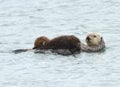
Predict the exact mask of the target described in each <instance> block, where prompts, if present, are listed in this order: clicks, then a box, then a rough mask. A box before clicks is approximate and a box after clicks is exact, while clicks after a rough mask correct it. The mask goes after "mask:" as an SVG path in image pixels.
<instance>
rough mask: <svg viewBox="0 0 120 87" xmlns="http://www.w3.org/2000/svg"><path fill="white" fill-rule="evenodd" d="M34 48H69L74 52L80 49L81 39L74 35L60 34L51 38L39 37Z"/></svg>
mask: <svg viewBox="0 0 120 87" xmlns="http://www.w3.org/2000/svg"><path fill="white" fill-rule="evenodd" d="M34 45H35V46H34V48H33V49H53V50H58V49H67V50H70V51H71V52H72V53H74V52H76V51H80V50H81V49H80V45H81V42H80V40H79V39H78V38H77V37H75V36H73V35H65V36H59V37H56V38H53V39H51V40H49V39H48V38H46V37H39V38H37V39H36V40H35V44H34Z"/></svg>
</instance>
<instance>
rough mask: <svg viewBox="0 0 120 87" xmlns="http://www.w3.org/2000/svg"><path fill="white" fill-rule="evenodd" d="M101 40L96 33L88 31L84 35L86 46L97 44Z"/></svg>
mask: <svg viewBox="0 0 120 87" xmlns="http://www.w3.org/2000/svg"><path fill="white" fill-rule="evenodd" d="M100 42H101V36H100V35H99V34H97V33H90V34H88V35H87V37H86V43H87V45H88V46H97V45H99V44H100Z"/></svg>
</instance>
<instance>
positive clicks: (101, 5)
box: [0, 0, 120, 87]
mask: <svg viewBox="0 0 120 87" xmlns="http://www.w3.org/2000/svg"><path fill="white" fill-rule="evenodd" d="M119 9H120V1H119V0H93V1H92V0H29V1H27V0H0V46H1V48H0V87H120V60H119V56H120V54H119V52H120V49H119V48H120V46H119V44H120V38H119V37H120V11H119ZM89 32H99V33H101V34H102V36H103V38H104V40H105V43H106V51H105V52H102V53H81V54H78V55H76V57H74V56H62V55H53V54H35V53H34V52H24V53H20V54H14V53H12V52H11V51H12V50H15V49H18V48H32V47H33V43H34V40H35V38H37V37H38V36H42V35H44V36H47V37H49V38H53V37H56V36H60V35H66V34H67V35H75V36H77V37H79V38H80V40H81V41H82V42H84V38H85V37H86V34H87V33H89Z"/></svg>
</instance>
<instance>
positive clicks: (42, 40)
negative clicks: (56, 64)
mask: <svg viewBox="0 0 120 87" xmlns="http://www.w3.org/2000/svg"><path fill="white" fill-rule="evenodd" d="M49 41H50V40H49V39H48V38H47V37H45V36H41V37H38V38H37V39H36V40H35V42H34V47H33V49H44V47H45V46H46V44H47V43H48V42H49Z"/></svg>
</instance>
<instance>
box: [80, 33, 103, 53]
mask: <svg viewBox="0 0 120 87" xmlns="http://www.w3.org/2000/svg"><path fill="white" fill-rule="evenodd" d="M86 43H87V45H86V44H83V43H81V50H82V51H83V52H98V51H101V50H102V49H104V48H105V43H104V40H103V37H101V36H100V35H99V34H98V33H94V32H93V33H90V34H88V35H87V37H86Z"/></svg>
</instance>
